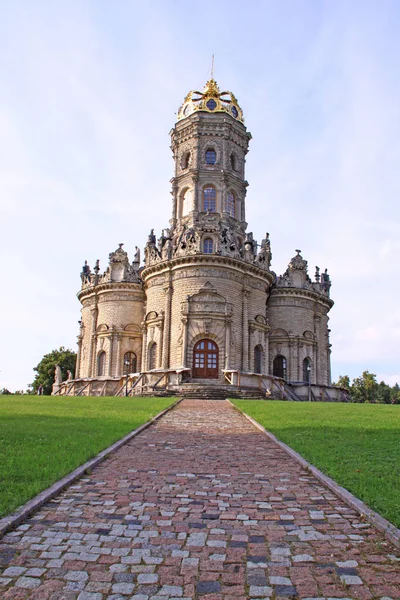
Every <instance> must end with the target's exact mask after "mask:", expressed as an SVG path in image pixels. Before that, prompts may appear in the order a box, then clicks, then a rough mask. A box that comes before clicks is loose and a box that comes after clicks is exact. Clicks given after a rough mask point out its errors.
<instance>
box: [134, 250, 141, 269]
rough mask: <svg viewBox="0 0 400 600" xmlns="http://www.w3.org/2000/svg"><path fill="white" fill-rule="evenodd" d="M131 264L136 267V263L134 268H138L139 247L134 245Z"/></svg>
mask: <svg viewBox="0 0 400 600" xmlns="http://www.w3.org/2000/svg"><path fill="white" fill-rule="evenodd" d="M133 265H134V266H135V267H136V265H138V266H137V267H136V268H137V269H138V268H139V266H140V249H139V248H138V247H137V246H135V254H134V256H133Z"/></svg>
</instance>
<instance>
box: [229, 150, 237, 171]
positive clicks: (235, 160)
mask: <svg viewBox="0 0 400 600" xmlns="http://www.w3.org/2000/svg"><path fill="white" fill-rule="evenodd" d="M230 160H231V167H232V169H233V171H237V159H236V154H235V153H234V152H232V154H231V156H230Z"/></svg>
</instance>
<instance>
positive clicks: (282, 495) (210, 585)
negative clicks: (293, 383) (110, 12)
mask: <svg viewBox="0 0 400 600" xmlns="http://www.w3.org/2000/svg"><path fill="white" fill-rule="evenodd" d="M399 555H400V552H399V551H398V550H396V549H395V548H394V547H393V546H391V545H390V544H389V543H388V542H386V541H385V540H384V538H383V537H382V536H381V535H380V534H379V533H377V532H376V531H375V530H374V529H373V528H372V527H370V526H369V525H368V524H367V523H365V522H364V521H363V520H361V519H360V517H359V516H358V515H357V514H356V513H355V512H354V510H352V509H350V508H348V507H347V506H346V504H344V503H343V502H342V501H341V500H338V499H337V498H336V497H335V496H334V495H333V494H332V493H331V492H330V491H329V490H327V489H326V488H325V487H323V486H322V485H321V484H320V483H319V482H318V481H317V480H316V479H315V478H314V477H312V476H310V474H309V473H308V472H307V471H306V470H304V469H303V468H302V467H300V466H299V465H298V464H297V463H296V462H294V461H293V460H292V459H291V458H289V457H288V455H286V453H285V452H284V451H283V450H281V449H280V448H278V447H276V446H275V445H274V444H273V443H272V442H271V441H269V440H268V439H267V438H266V437H265V436H264V435H263V434H262V433H261V432H259V431H258V430H257V429H255V428H254V427H253V426H252V425H251V424H250V423H249V422H248V421H247V420H246V419H245V418H244V417H242V416H241V415H240V414H239V413H237V412H236V411H235V410H233V409H232V408H231V407H230V405H229V404H228V403H226V402H222V401H214V402H212V401H206V402H201V401H195V400H186V401H184V402H183V403H181V404H180V405H179V406H178V407H177V408H176V409H174V410H173V411H172V412H170V413H168V414H167V415H166V416H165V417H163V418H162V419H161V420H160V421H158V422H157V423H156V424H155V425H154V426H152V427H150V428H149V429H147V430H146V431H145V432H144V433H142V434H141V435H139V436H138V437H137V438H135V439H134V440H133V441H131V442H130V443H129V444H128V445H126V446H124V447H123V448H122V449H121V450H119V451H118V452H117V453H115V454H114V455H113V456H112V457H111V458H109V459H108V460H106V461H105V462H104V463H102V464H101V466H99V467H97V468H96V469H94V471H93V473H92V474H91V475H89V476H87V477H86V478H84V479H81V480H79V481H78V482H77V483H76V484H75V485H72V486H71V487H70V488H68V489H67V490H66V491H65V492H64V493H62V494H61V495H60V496H58V497H57V498H56V499H54V500H53V501H51V502H49V503H48V504H47V505H46V506H45V507H44V508H43V509H42V510H40V511H39V512H38V513H36V514H35V515H33V517H32V518H30V519H29V520H27V522H26V523H25V524H23V525H21V526H20V527H18V529H17V530H16V531H14V532H12V533H10V534H8V535H7V536H6V537H5V538H3V540H1V541H0V586H1V587H0V590H1V591H0V598H1V599H2V600H3V599H4V600H5V599H9V598H14V599H25V598H32V599H36V600H46V599H52V600H56V599H57V600H61V599H65V600H73V599H74V600H75V599H76V598H78V599H79V600H105V599H109V600H111V599H112V600H123V599H128V598H129V599H135V600H151V599H152V598H155V599H157V600H167V599H169V600H173V599H178V598H179V599H181V600H182V599H183V598H199V599H204V600H206V599H207V600H234V599H235V600H241V599H247V598H254V599H256V598H257V599H259V598H274V599H276V598H282V599H283V598H285V599H287V598H314V599H316V598H318V599H323V598H326V599H328V598H329V599H335V598H360V599H362V600H364V599H365V600H368V599H370V598H380V599H382V600H383V599H385V600H388V598H392V599H395V598H400V558H399Z"/></svg>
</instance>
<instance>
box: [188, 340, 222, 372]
mask: <svg viewBox="0 0 400 600" xmlns="http://www.w3.org/2000/svg"><path fill="white" fill-rule="evenodd" d="M193 377H195V378H197V377H198V378H201V379H218V346H217V344H215V343H214V342H212V341H211V340H200V342H197V344H196V345H195V347H194V348H193Z"/></svg>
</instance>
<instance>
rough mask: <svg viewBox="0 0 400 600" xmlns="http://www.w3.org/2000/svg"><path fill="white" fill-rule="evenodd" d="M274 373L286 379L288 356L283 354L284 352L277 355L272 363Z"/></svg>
mask: <svg viewBox="0 0 400 600" xmlns="http://www.w3.org/2000/svg"><path fill="white" fill-rule="evenodd" d="M272 374H273V375H275V377H281V378H282V379H286V358H285V357H284V356H282V354H278V356H275V358H274V362H273V365H272Z"/></svg>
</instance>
